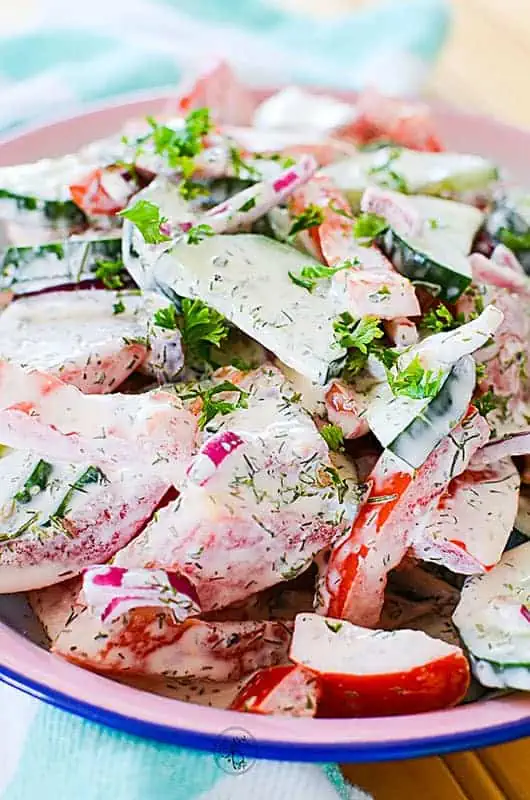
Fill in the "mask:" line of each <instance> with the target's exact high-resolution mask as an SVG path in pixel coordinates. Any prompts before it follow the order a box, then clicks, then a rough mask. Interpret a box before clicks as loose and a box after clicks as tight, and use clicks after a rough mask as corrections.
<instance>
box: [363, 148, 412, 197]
mask: <svg viewBox="0 0 530 800" xmlns="http://www.w3.org/2000/svg"><path fill="white" fill-rule="evenodd" d="M400 155H401V151H400V150H398V149H396V148H392V149H391V150H389V152H388V156H387V160H386V161H385V162H384V164H380V165H379V166H377V167H371V168H370V169H369V170H368V174H369V175H376V176H377V183H378V184H379V185H380V186H387V187H388V188H389V189H394V190H395V191H396V192H402V193H403V194H408V191H409V188H408V185H407V182H406V180H405V178H404V177H403V176H402V175H400V174H399V173H398V172H396V171H395V170H394V169H392V164H393V163H394V161H396V160H397V159H398V158H399V157H400Z"/></svg>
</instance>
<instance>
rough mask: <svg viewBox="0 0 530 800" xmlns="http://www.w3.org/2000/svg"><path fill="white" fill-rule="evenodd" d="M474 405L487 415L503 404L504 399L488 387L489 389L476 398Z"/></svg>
mask: <svg viewBox="0 0 530 800" xmlns="http://www.w3.org/2000/svg"><path fill="white" fill-rule="evenodd" d="M473 405H474V406H475V408H476V409H477V411H478V412H479V414H482V416H483V417H486V416H487V415H488V414H489V413H491V412H492V411H495V410H496V409H497V408H499V407H500V406H502V405H503V401H502V399H501V398H500V397H497V396H496V395H494V394H493V392H492V390H491V389H488V391H487V392H484V394H483V395H481V396H480V397H476V398H474V400H473Z"/></svg>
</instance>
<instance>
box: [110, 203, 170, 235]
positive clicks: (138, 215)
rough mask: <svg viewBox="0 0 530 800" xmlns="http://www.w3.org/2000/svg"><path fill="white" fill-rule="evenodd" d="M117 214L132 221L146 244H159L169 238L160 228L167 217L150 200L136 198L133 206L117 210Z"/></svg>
mask: <svg viewBox="0 0 530 800" xmlns="http://www.w3.org/2000/svg"><path fill="white" fill-rule="evenodd" d="M118 216H120V217H125V219H128V220H130V221H131V222H133V223H134V224H135V225H136V227H137V228H138V230H139V231H140V233H141V234H142V236H143V237H144V239H145V241H146V242H147V244H160V243H161V242H168V241H169V240H170V237H169V236H166V234H165V233H162V232H161V230H160V226H161V225H162V224H163V223H164V222H167V217H163V216H162V215H161V213H160V209H159V207H158V206H157V205H155V203H151V201H150V200H138V201H137V202H136V203H135V204H134V206H131V207H130V208H125V209H124V210H123V211H118Z"/></svg>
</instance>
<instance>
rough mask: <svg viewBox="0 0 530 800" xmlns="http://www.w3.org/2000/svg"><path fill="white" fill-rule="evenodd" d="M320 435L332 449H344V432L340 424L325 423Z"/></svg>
mask: <svg viewBox="0 0 530 800" xmlns="http://www.w3.org/2000/svg"><path fill="white" fill-rule="evenodd" d="M320 435H321V436H322V438H323V439H324V441H325V442H326V444H327V446H328V447H329V449H330V450H333V451H334V452H340V451H341V450H344V434H343V432H342V428H341V427H340V426H339V425H331V424H328V425H324V426H323V427H322V428H320Z"/></svg>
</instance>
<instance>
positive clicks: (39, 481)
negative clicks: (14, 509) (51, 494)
mask: <svg viewBox="0 0 530 800" xmlns="http://www.w3.org/2000/svg"><path fill="white" fill-rule="evenodd" d="M52 471H53V466H52V465H51V464H49V463H48V462H47V461H43V460H42V459H40V461H37V463H36V465H35V467H34V468H33V470H32V472H31V474H30V476H29V478H28V479H27V480H26V482H25V483H24V486H23V487H22V489H21V490H20V491H19V492H17V493H16V495H15V498H14V499H15V500H16V501H17V503H30V502H31V500H32V499H33V498H34V497H35V495H36V494H38V493H39V492H42V491H44V489H45V488H46V486H47V485H48V480H49V477H50V475H51V473H52Z"/></svg>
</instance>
